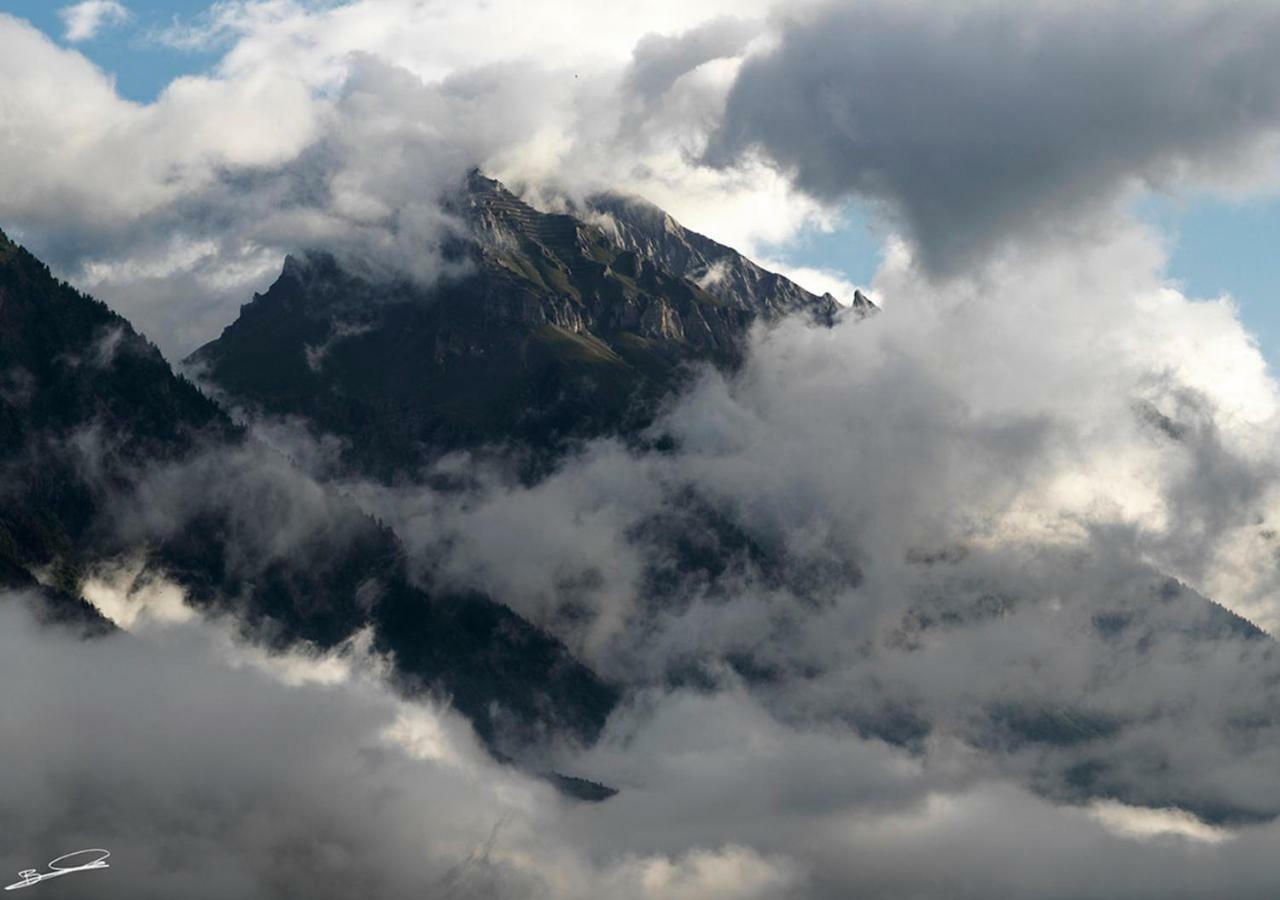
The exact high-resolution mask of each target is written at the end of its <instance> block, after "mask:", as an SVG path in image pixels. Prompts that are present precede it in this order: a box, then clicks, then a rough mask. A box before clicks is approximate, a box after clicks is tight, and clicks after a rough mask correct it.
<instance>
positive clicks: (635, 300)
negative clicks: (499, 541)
mask: <svg viewBox="0 0 1280 900" xmlns="http://www.w3.org/2000/svg"><path fill="white" fill-rule="evenodd" d="M449 206H450V208H451V209H452V210H453V212H455V213H456V214H457V216H458V217H459V219H461V220H462V221H463V222H465V226H466V234H465V235H464V237H463V239H461V240H460V242H459V245H458V248H457V252H458V253H459V254H460V255H461V256H464V257H465V258H466V259H467V260H469V262H470V267H471V272H470V274H469V275H466V276H464V277H461V278H458V279H453V280H449V281H446V282H443V283H440V284H436V285H434V286H431V287H422V286H419V285H415V284H412V283H408V282H399V283H385V282H379V281H377V280H375V279H372V278H369V277H364V276H361V275H359V274H356V273H353V272H352V271H350V270H349V268H347V269H344V268H343V267H342V266H340V265H339V264H338V262H337V261H336V260H335V259H334V258H333V257H330V256H325V255H309V256H306V257H303V258H296V257H295V258H290V259H289V260H287V261H286V263H285V266H284V271H283V272H282V274H281V276H280V278H279V280H278V281H276V283H275V284H274V285H272V287H271V288H270V289H269V290H268V291H267V292H266V293H265V294H262V295H259V296H257V297H255V298H254V299H253V301H252V302H251V303H249V304H247V305H246V306H245V307H243V308H242V310H241V314H240V317H239V319H237V321H236V322H235V323H233V324H232V325H230V326H228V327H227V328H226V329H225V330H224V332H223V334H222V336H221V337H219V338H218V339H217V340H215V341H213V342H211V343H210V344H207V345H206V346H204V347H203V348H201V349H200V350H198V351H197V352H196V353H195V354H193V356H192V357H191V360H190V362H191V363H192V364H193V365H194V366H195V367H197V369H198V370H199V371H201V373H202V377H204V378H207V379H208V380H209V382H210V383H211V384H212V385H215V386H216V387H217V388H218V389H219V390H221V391H225V392H226V393H227V394H228V395H229V396H230V397H232V398H233V399H234V400H236V401H237V402H241V403H246V404H249V405H252V406H254V407H258V408H260V409H263V410H265V411H267V412H271V413H282V414H300V415H302V416H304V417H306V418H307V419H308V420H309V421H310V422H311V423H312V424H313V425H314V426H315V427H317V428H318V429H319V430H321V431H324V432H329V433H333V434H337V435H340V436H344V437H347V438H350V439H351V440H352V444H351V446H350V448H349V451H348V459H349V461H350V462H352V463H354V464H355V465H357V466H358V467H360V468H361V469H363V470H364V471H366V472H368V473H372V474H375V475H378V476H383V477H392V476H395V475H396V474H398V473H401V472H403V471H405V470H411V469H413V468H414V467H416V466H417V465H418V464H420V463H421V462H422V461H423V459H424V458H427V457H429V455H430V454H431V453H432V452H433V451H434V452H439V451H446V450H450V449H455V448H460V447H476V446H480V445H484V444H487V443H508V442H512V443H515V444H517V445H519V446H521V447H522V448H525V449H528V450H532V451H533V452H534V453H535V454H537V453H546V454H549V455H554V454H555V453H556V452H557V451H558V450H559V449H561V448H563V446H564V445H565V443H566V442H567V441H570V440H572V439H575V438H582V437H590V436H595V435H599V434H603V433H607V432H612V431H620V432H633V431H635V430H636V429H638V428H639V427H640V426H642V425H643V424H645V423H646V422H647V421H648V420H649V418H650V417H651V416H652V414H653V412H654V409H655V408H656V406H657V404H658V403H659V402H660V400H661V398H662V397H664V396H666V395H667V394H669V392H670V391H671V390H672V389H673V388H674V387H676V386H677V385H678V384H679V383H680V382H681V380H682V379H683V378H684V377H685V375H686V374H687V364H688V363H690V362H693V361H699V360H706V361H710V362H713V363H716V364H719V365H724V366H732V365H734V364H735V363H736V362H737V361H739V359H740V357H741V352H742V346H743V339H744V337H745V335H746V333H747V331H748V329H749V328H750V326H751V325H752V324H753V323H754V322H756V321H758V320H764V321H772V320H775V319H777V318H779V317H780V316H782V315H787V314H791V313H799V314H806V315H810V316H812V317H813V318H814V319H816V320H818V321H822V322H829V321H831V319H832V317H833V316H835V315H836V313H837V309H838V304H836V302H835V301H834V300H833V299H832V298H831V297H816V296H814V295H812V294H809V293H807V292H805V291H803V290H802V289H800V288H799V287H797V286H796V285H794V284H792V283H791V282H789V281H787V280H786V279H784V278H782V277H781V276H777V275H772V274H770V273H767V272H764V271H763V270H761V269H759V268H758V267H756V266H755V265H754V264H752V263H750V262H748V261H746V260H745V259H743V258H742V257H740V256H738V255H737V254H734V253H733V251H729V250H728V249H727V248H723V247H720V245H718V244H714V242H711V241H709V240H707V239H706V238H702V237H701V236H699V235H695V234H693V233H692V232H688V231H685V230H683V229H679V228H678V226H672V228H675V229H677V230H675V231H673V230H672V229H671V228H667V229H666V230H665V231H663V232H662V235H666V236H667V237H665V238H664V237H662V236H661V235H655V236H653V237H652V238H651V239H648V240H646V239H645V238H644V234H646V233H647V232H646V228H647V226H646V224H645V221H644V216H643V215H641V214H636V215H635V216H633V217H632V218H630V219H627V220H626V223H627V224H626V227H625V229H618V228H613V229H602V228H600V227H597V226H595V225H591V224H587V223H586V222H584V221H582V220H581V219H578V218H575V217H573V216H570V215H565V214H549V213H543V212H539V211H537V210H535V209H533V208H532V207H530V206H528V205H527V204H525V203H523V202H522V201H520V200H519V199H518V198H516V197H515V196H514V195H512V194H511V193H510V192H509V191H507V190H506V189H505V188H504V187H503V186H502V185H500V184H499V183H498V182H496V181H493V180H491V179H488V178H485V177H483V176H481V175H480V174H479V173H472V175H471V176H470V177H469V178H468V180H467V183H466V185H465V186H464V188H463V190H462V191H461V193H460V194H459V195H458V196H457V197H454V198H451V199H450V201H449ZM655 215H656V213H655ZM662 221H664V222H669V219H666V218H665V217H664V218H663V220H662ZM664 227H665V226H664ZM672 235H674V236H675V237H672ZM677 239H678V240H677ZM680 241H682V242H684V243H683V244H680V243H679V242H680ZM685 245H687V246H688V247H690V248H692V249H690V250H689V251H688V252H687V253H685V255H684V256H683V257H682V256H680V253H679V252H678V250H679V247H680V246H685ZM730 262H732V263H733V265H732V275H731V276H729V277H728V278H726V279H724V280H722V281H721V282H718V283H716V284H714V285H710V286H700V284H699V283H698V282H697V281H695V280H691V278H690V277H686V276H691V275H693V274H694V273H695V270H697V269H698V268H699V267H704V268H705V266H706V265H712V264H718V265H721V267H722V268H724V267H725V266H728V265H729V263H730ZM702 282H703V283H704V284H705V283H706V282H707V280H706V279H705V278H703V279H702ZM742 285H748V286H749V289H744V290H738V288H739V287H740V286H742Z"/></svg>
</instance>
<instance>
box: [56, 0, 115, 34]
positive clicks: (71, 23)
mask: <svg viewBox="0 0 1280 900" xmlns="http://www.w3.org/2000/svg"><path fill="white" fill-rule="evenodd" d="M58 15H59V17H61V19H62V22H63V24H64V25H65V26H66V29H67V30H66V32H65V34H64V37H65V38H66V39H67V40H68V41H70V42H71V43H73V44H74V43H79V42H80V41H88V40H92V39H93V38H95V37H97V36H98V32H100V31H101V30H102V29H103V28H107V27H110V26H112V25H119V24H120V23H121V22H125V21H127V20H128V18H129V10H128V9H127V8H126V7H125V6H124V5H123V4H122V3H119V2H118V0H83V2H81V3H76V4H74V5H73V6H64V7H63V8H62V9H60V10H58Z"/></svg>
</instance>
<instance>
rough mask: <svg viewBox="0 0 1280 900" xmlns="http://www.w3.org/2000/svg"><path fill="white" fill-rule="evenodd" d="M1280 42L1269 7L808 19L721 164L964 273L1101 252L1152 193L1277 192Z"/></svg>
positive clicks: (751, 71) (763, 83) (758, 74)
mask: <svg viewBox="0 0 1280 900" xmlns="http://www.w3.org/2000/svg"><path fill="white" fill-rule="evenodd" d="M1277 35H1280V11H1277V9H1276V7H1275V6H1274V5H1273V4H1271V3H1267V2H1247V3H1240V4H1233V5H1232V6H1231V8H1230V9H1224V8H1223V7H1222V6H1221V5H1220V4H1217V3H1212V2H1198V0H1187V2H1178V3H1174V4H1167V3H1158V2H1138V3H1123V4H1116V3H1103V4H1097V3H1090V4H1079V3H1062V2H1055V0H1042V2H1029V3H1027V2H1004V0H983V2H975V3H966V4H949V5H947V6H945V7H942V8H939V7H938V5H937V4H933V3H925V2H914V0H912V2H905V3H903V2H889V0H885V2H879V0H877V2H870V3H858V4H823V5H820V6H816V7H803V8H801V9H800V10H799V11H797V12H794V13H789V14H787V15H785V16H784V17H783V18H782V19H781V21H780V22H779V24H778V27H777V30H776V34H775V43H774V44H773V45H772V46H770V47H768V48H767V49H765V50H764V51H763V52H760V53H757V54H754V55H752V56H751V57H750V58H749V59H748V60H747V61H746V62H745V63H744V65H743V67H742V69H741V71H740V72H739V74H738V77H737V79H736V80H735V82H734V86H733V89H732V91H731V93H730V95H729V98H728V102H727V106H726V108H725V113H724V119H723V121H722V123H721V124H720V126H719V130H718V132H717V134H716V137H715V140H714V141H713V142H712V144H711V150H710V153H709V158H710V159H711V160H712V161H717V162H721V163H724V162H728V161H731V160H735V159H739V158H741V157H743V156H744V155H751V154H754V153H759V154H763V155H764V156H765V157H767V158H769V159H770V160H772V161H773V163H774V164H775V165H777V166H778V167H779V168H780V170H782V171H784V172H786V173H788V174H790V175H791V176H793V177H794V178H795V180H796V183H797V184H799V185H801V186H802V187H803V188H804V189H805V190H806V191H808V192H810V193H811V194H813V195H814V196H816V197H820V198H823V199H833V198H840V197H851V196H852V197H860V198H863V199H865V200H867V201H869V202H871V203H872V204H874V205H876V206H878V207H880V208H881V209H882V210H883V211H884V212H885V213H886V215H887V216H888V218H889V220H890V221H891V222H892V223H893V224H894V225H895V226H897V227H900V228H902V229H904V230H905V231H906V232H907V233H908V234H909V235H910V236H911V237H912V239H913V240H914V241H915V242H916V244H917V245H918V249H919V255H920V261H921V262H922V263H923V264H925V265H926V266H927V267H928V268H930V269H931V270H932V271H934V272H935V273H937V274H954V273H956V272H958V271H963V270H964V268H965V266H966V264H968V263H970V262H972V261H973V260H974V259H975V258H977V257H981V256H982V255H984V254H987V253H990V252H992V251H993V250H994V249H996V248H998V247H999V245H1001V244H1002V243H1003V242H1005V241H1007V240H1009V239H1013V238H1017V239H1020V240H1025V239H1028V238H1032V239H1035V238H1039V237H1043V236H1045V235H1059V236H1060V235H1062V234H1067V233H1075V234H1078V235H1083V236H1089V235H1090V234H1092V233H1095V232H1096V231H1097V230H1098V229H1099V228H1100V227H1105V225H1102V224H1100V221H1099V220H1100V219H1103V220H1105V218H1106V217H1107V216H1108V214H1109V213H1110V212H1111V211H1112V207H1113V205H1114V204H1115V203H1116V202H1117V198H1118V197H1120V196H1122V195H1123V194H1124V193H1125V191H1126V190H1127V189H1130V188H1132V187H1135V186H1138V185H1141V186H1145V187H1148V188H1155V189H1158V190H1173V189H1183V188H1185V187H1187V186H1196V187H1202V188H1209V189H1215V190H1224V191H1228V192H1231V191H1234V190H1238V189H1240V188H1241V186H1242V185H1245V184H1253V185H1257V184H1258V183H1260V182H1265V183H1269V184H1271V185H1272V186H1274V184H1275V175H1276V171H1275V150H1276V148H1277V140H1278V139H1280V103H1278V102H1277V101H1276V99H1275V98H1276V97H1277V96H1280V91H1277V86H1278V85H1280V66H1278V65H1277V64H1276V61H1275V55H1274V54H1273V53H1271V51H1270V48H1271V46H1272V45H1273V44H1274V42H1275V40H1276V38H1277Z"/></svg>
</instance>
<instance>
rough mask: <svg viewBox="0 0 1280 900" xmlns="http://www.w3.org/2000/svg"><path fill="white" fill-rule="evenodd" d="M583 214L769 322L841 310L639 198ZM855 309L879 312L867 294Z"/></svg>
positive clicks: (624, 243)
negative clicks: (799, 314) (803, 314)
mask: <svg viewBox="0 0 1280 900" xmlns="http://www.w3.org/2000/svg"><path fill="white" fill-rule="evenodd" d="M582 214H583V217H584V218H586V219H587V220H588V221H590V222H592V223H593V224H595V225H596V226H598V227H599V228H600V229H601V230H602V231H603V232H604V233H605V235H606V236H607V237H608V238H609V239H610V240H611V241H613V242H614V243H615V244H617V245H618V246H619V247H621V248H623V249H624V250H627V251H630V252H633V253H637V254H639V255H640V256H641V257H643V258H645V259H648V260H652V261H653V262H654V263H655V264H656V265H658V266H660V267H662V268H663V269H665V270H666V271H668V272H670V273H672V274H673V275H678V276H680V277H681V278H687V279H688V280H690V281H692V282H694V283H695V284H697V285H698V286H699V287H701V288H702V289H703V290H705V291H706V292H707V293H708V294H711V295H712V296H713V297H715V298H716V299H717V300H719V301H720V302H722V303H725V304H727V305H729V306H731V307H734V308H738V309H743V310H746V311H748V312H750V313H752V314H754V315H758V316H760V317H761V318H763V319H765V320H766V321H767V320H772V319H777V318H780V317H782V316H785V315H790V314H792V313H806V314H808V315H811V316H814V317H815V318H817V319H819V320H828V321H829V320H831V319H833V318H834V317H835V316H836V315H837V314H838V313H839V311H840V306H839V304H838V303H837V302H836V299H835V298H834V297H832V296H831V295H830V294H824V295H823V296H821V297H819V296H817V295H816V294H812V293H810V292H809V291H806V290H805V289H804V288H802V287H800V285H798V284H796V283H794V282H792V281H790V280H788V279H787V278H784V277H783V276H781V275H779V274H777V273H775V272H770V271H768V270H767V269H764V268H761V267H760V266H758V265H756V264H755V263H754V262H752V261H751V260H749V259H747V258H746V257H745V256H743V255H742V254H741V253H739V252H738V251H736V250H734V249H733V248H732V247H726V246H725V245H724V244H720V243H717V242H716V241H713V240H712V239H711V238H709V237H706V236H705V235H701V234H698V233H697V232H696V231H690V230H689V229H688V228H685V227H684V226H683V225H681V224H680V223H679V222H677V221H676V220H675V219H673V218H671V216H669V215H668V214H667V213H665V212H663V211H662V210H661V209H659V208H658V207H656V206H654V205H653V204H652V203H649V202H648V201H646V200H642V199H641V198H639V197H632V196H627V195H625V194H597V195H595V196H593V197H591V198H589V199H588V200H587V202H586V207H585V209H584V210H583V213H582ZM849 305H850V309H851V310H852V311H853V313H854V314H855V315H858V314H861V315H865V314H867V313H869V312H872V311H873V310H874V309H875V305H874V304H873V303H872V302H871V301H870V300H868V299H867V298H866V296H865V295H864V294H863V293H862V292H861V291H855V292H854V295H853V299H852V302H851V303H850V304H849Z"/></svg>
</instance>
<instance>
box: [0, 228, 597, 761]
mask: <svg viewBox="0 0 1280 900" xmlns="http://www.w3.org/2000/svg"><path fill="white" fill-rule="evenodd" d="M120 571H128V572H129V573H130V574H129V577H128V579H127V580H128V582H129V583H128V584H125V585H124V586H123V587H122V590H128V589H130V588H131V587H132V588H136V587H140V586H142V585H145V584H146V583H148V582H150V581H153V580H155V579H158V578H166V579H172V580H175V581H176V582H177V583H178V584H179V585H180V586H181V587H182V588H183V589H184V592H185V593H186V595H187V596H188V598H189V599H190V600H191V601H192V602H194V603H197V604H200V605H203V606H206V607H208V608H212V609H216V610H224V611H232V612H235V613H236V614H238V615H239V616H240V617H241V619H242V621H244V622H245V623H246V624H247V626H248V627H249V628H250V629H251V630H252V631H253V632H254V633H255V634H256V635H258V636H259V637H260V638H261V639H263V640H268V641H270V642H271V643H273V644H275V645H277V646H284V645H287V644H291V643H293V642H295V641H299V640H303V641H307V642H310V643H311V644H313V645H316V646H319V647H332V646H334V645H337V644H339V643H341V642H343V641H344V640H346V639H347V638H349V637H351V636H352V635H353V634H354V633H355V632H356V631H357V630H360V629H364V628H372V629H373V634H374V641H375V646H376V647H377V648H378V649H380V650H383V651H385V652H388V653H391V654H393V655H394V659H395V662H396V671H397V676H398V678H399V680H400V682H401V683H402V684H403V685H404V686H405V687H406V688H407V689H410V690H415V691H417V690H433V691H441V692H443V693H446V694H448V695H449V696H451V697H452V698H453V701H454V703H455V705H456V706H457V707H458V708H459V709H460V710H462V711H463V712H464V713H466V714H467V715H469V716H470V717H471V718H472V720H473V721H474V722H475V724H476V727H477V729H478V731H479V732H480V733H481V735H482V736H483V737H485V738H486V739H487V740H489V741H490V743H491V744H492V745H493V746H495V747H500V748H501V749H503V751H504V752H510V751H515V750H517V749H518V748H519V746H520V745H521V744H522V742H524V741H526V740H528V739H531V738H536V737H538V736H539V735H541V734H543V733H544V732H546V731H547V730H549V729H556V728H564V729H567V730H568V731H569V732H571V733H574V734H577V735H579V736H581V737H584V738H589V737H591V736H592V735H593V734H594V733H595V731H596V730H597V729H598V728H599V727H600V725H601V724H602V722H603V720H604V717H605V715H607V713H608V711H609V709H610V708H611V706H612V704H613V702H614V692H613V690H612V689H611V688H609V687H608V686H606V685H604V684H602V683H601V682H600V681H599V680H598V679H597V678H596V677H595V676H594V675H593V674H592V673H591V672H590V671H589V670H587V669H586V668H584V667H583V666H582V665H580V664H579V663H577V662H576V661H575V660H574V659H573V658H572V657H571V656H570V655H569V654H568V653H567V652H566V651H565V650H564V648H563V647H562V646H561V645H560V644H558V643H557V642H556V641H555V640H553V639H552V638H550V637H548V636H547V635H545V634H543V633H541V632H540V631H538V630H537V629H535V628H533V627H532V626H531V625H529V624H528V623H526V622H525V621H523V620H522V619H520V618H519V617H518V616H517V615H515V614H514V613H513V612H511V611H510V610H509V609H507V608H506V607H504V606H502V605H500V604H499V603H496V602H494V601H493V600H491V599H489V598H487V597H484V596H482V595H479V594H474V593H463V594H447V593H440V594H428V593H426V592H424V591H423V590H420V589H419V588H417V587H414V586H413V585H412V584H410V581H409V578H408V576H407V572H406V566H405V559H404V552H403V549H402V547H401V546H400V544H399V541H398V540H397V539H396V537H395V536H394V535H393V534H392V533H391V532H390V531H389V530H388V529H387V528H385V527H384V526H382V525H381V524H379V523H377V522H375V521H374V520H372V519H370V518H369V517H368V516H366V515H364V514H363V513H362V512H361V511H360V510H359V509H358V508H357V507H356V506H355V504H354V503H352V502H350V501H349V500H346V499H345V498H342V497H340V496H337V495H335V494H334V493H332V492H329V491H327V490H325V489H324V488H322V487H321V486H319V485H317V484H315V483H314V482H312V481H310V480H309V479H308V478H306V477H305V476H303V475H302V474H301V473H299V472H297V471H296V470H294V469H293V468H292V467H291V466H289V465H288V464H287V462H286V461H285V460H284V459H283V458H281V457H279V456H278V455H276V454H274V453H273V452H271V451H269V450H267V449H265V448H263V447H261V446H260V445H257V444H255V443H254V442H252V441H250V440H249V439H248V438H247V437H246V435H244V434H243V433H242V432H241V431H240V430H239V429H238V428H237V427H236V426H234V425H233V424H232V423H231V422H230V420H229V419H228V418H227V416H226V415H225V414H224V413H223V412H222V411H221V410H220V409H219V408H218V407H217V406H216V405H215V404H214V403H212V402H211V401H209V400H208V399H207V398H206V397H204V396H203V395H202V394H201V393H200V392H199V391H198V390H196V389H195V388H194V387H193V386H192V385H191V384H190V383H188V382H186V381H185V380H183V379H182V378H179V377H177V376H175V375H174V374H173V373H172V371H171V370H170V369H169V367H168V365H167V363H166V362H165V361H164V359H163V357H162V356H161V355H160V353H159V351H158V350H156V348H155V347H154V346H152V345H151V344H150V343H148V342H147V341H146V340H145V339H144V338H142V337H141V336H140V335H138V334H137V332H135V331H134V330H133V329H132V328H131V327H130V326H129V323H128V322H126V321H125V320H124V319H122V318H121V317H119V316H118V315H116V314H114V313H112V312H111V311H110V310H109V309H107V307H106V306H104V305H103V304H101V303H99V302H97V301H95V300H92V299H91V298H89V297H86V296H84V295H82V294H80V293H79V292H77V291H75V290H74V289H72V288H71V287H69V286H68V285H66V284H64V283H60V282H58V281H57V280H56V279H54V278H53V277H52V275H51V274H50V273H49V271H48V269H47V268H46V267H45V266H44V265H42V264H41V263H40V262H39V261H38V260H36V259H35V257H33V256H32V255H31V254H29V253H28V252H26V251H25V250H23V249H22V248H20V247H18V246H16V245H15V244H13V243H12V242H10V241H9V240H8V239H7V238H4V237H3V236H0V587H2V588H11V589H19V590H21V591H23V592H24V593H25V594H28V595H30V594H35V595H36V596H39V597H41V598H42V599H43V603H44V604H45V607H46V609H45V614H46V616H47V617H48V618H53V619H68V618H70V619H80V620H82V621H87V622H89V623H91V624H94V623H96V627H97V628H99V629H100V628H102V627H105V623H103V622H102V620H101V619H99V618H98V617H97V616H96V615H95V614H94V613H93V612H92V610H91V608H89V607H87V606H86V605H85V604H84V602H83V601H82V600H81V599H80V590H81V587H82V584H83V582H84V579H85V577H86V575H87V574H89V573H91V572H92V573H101V572H107V573H116V574H118V573H119V572H120Z"/></svg>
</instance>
